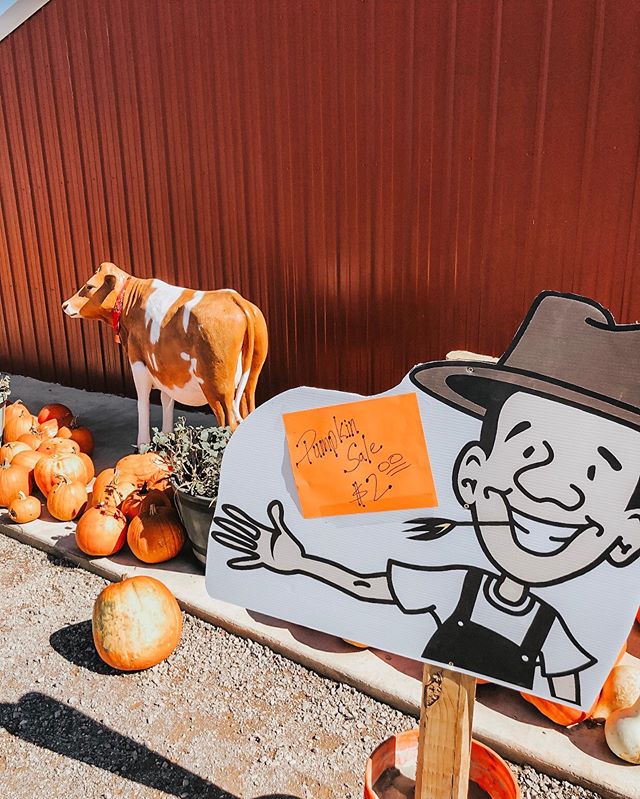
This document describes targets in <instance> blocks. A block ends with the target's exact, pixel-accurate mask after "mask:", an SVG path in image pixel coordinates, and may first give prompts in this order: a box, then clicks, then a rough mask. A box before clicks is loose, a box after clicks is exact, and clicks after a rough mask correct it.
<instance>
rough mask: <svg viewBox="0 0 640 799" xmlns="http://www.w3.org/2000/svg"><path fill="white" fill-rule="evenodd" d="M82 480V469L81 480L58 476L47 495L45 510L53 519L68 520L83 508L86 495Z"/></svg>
mask: <svg viewBox="0 0 640 799" xmlns="http://www.w3.org/2000/svg"><path fill="white" fill-rule="evenodd" d="M83 470H84V467H83ZM83 480H84V471H83V475H82V480H70V479H69V478H68V477H66V476H65V475H59V476H58V479H57V481H56V483H55V485H54V486H53V488H52V489H51V491H50V492H49V496H48V497H47V510H48V511H49V513H50V514H51V515H52V516H53V518H54V519H58V520H59V521H61V522H70V521H71V520H72V519H75V518H76V516H78V515H79V514H80V513H81V512H82V511H83V510H84V508H85V507H86V505H87V499H88V497H87V487H86V485H85V484H84V482H83Z"/></svg>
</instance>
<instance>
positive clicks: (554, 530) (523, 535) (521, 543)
mask: <svg viewBox="0 0 640 799" xmlns="http://www.w3.org/2000/svg"><path fill="white" fill-rule="evenodd" d="M511 521H512V523H513V524H512V528H511V534H512V536H513V538H514V541H515V542H516V544H517V545H518V547H520V549H522V550H524V551H525V552H530V553H531V554H533V555H555V554H557V553H558V552H561V551H562V550H563V549H566V548H567V547H568V546H569V544H571V542H572V541H573V540H574V539H576V538H577V537H578V536H579V535H580V533H582V532H583V531H584V530H586V529H587V528H588V527H593V526H594V525H596V522H594V521H593V520H591V519H589V518H587V519H586V520H585V522H584V523H583V524H581V525H579V526H575V525H573V526H569V525H566V524H558V523H557V522H545V521H542V520H539V519H533V518H531V517H530V516H527V515H525V514H523V513H520V512H518V511H515V510H514V509H513V508H511ZM596 526H599V525H596Z"/></svg>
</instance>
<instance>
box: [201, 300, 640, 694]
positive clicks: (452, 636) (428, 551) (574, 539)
mask: <svg viewBox="0 0 640 799" xmlns="http://www.w3.org/2000/svg"><path fill="white" fill-rule="evenodd" d="M639 352H640V326H638V325H616V324H615V322H614V320H613V318H612V317H611V315H610V314H609V313H608V312H607V311H606V310H604V309H603V308H601V307H600V306H599V305H597V304H596V303H594V302H592V301H589V300H586V299H584V298H581V297H575V296H568V295H559V294H555V293H550V292H548V293H545V294H542V295H540V296H539V297H538V298H537V300H536V301H535V303H534V304H533V306H532V308H531V310H530V312H529V314H528V315H527V317H526V319H525V320H524V322H523V323H522V325H521V326H520V328H519V330H518V332H517V334H516V336H515V338H514V340H513V342H512V344H511V346H510V347H509V349H508V351H507V352H506V353H505V354H504V355H503V357H502V358H501V359H500V360H499V361H498V362H497V363H493V362H484V361H476V362H460V361H458V362H456V361H445V362H437V363H428V364H424V365H421V366H418V367H416V368H415V369H413V370H412V371H411V372H410V374H409V375H408V378H407V379H405V381H403V383H402V384H401V385H400V386H398V387H397V388H396V389H394V390H393V391H392V392H390V395H399V394H403V393H406V392H407V391H411V389H413V391H414V392H415V393H416V395H417V400H418V403H419V405H420V416H421V418H422V425H423V432H424V437H425V439H426V443H427V447H428V450H429V459H430V464H431V468H432V471H433V475H432V476H433V479H434V481H435V495H437V499H434V502H432V503H430V506H428V505H424V506H422V507H421V509H420V510H418V511H416V510H413V511H409V512H407V510H404V511H403V510H401V509H400V507H398V508H396V509H394V510H391V511H387V512H378V511H377V510H376V509H375V508H374V507H371V508H370V510H371V512H370V513H364V514H357V515H356V514H354V515H352V516H350V515H336V516H330V517H325V518H320V519H317V518H314V519H310V518H305V517H304V516H303V515H302V512H301V509H300V507H299V503H298V502H297V492H296V489H295V486H294V482H295V483H296V484H297V485H298V487H299V486H300V478H299V476H298V475H297V474H296V473H295V469H294V468H293V467H292V459H291V458H290V457H289V454H288V453H287V452H286V451H284V450H285V437H284V435H283V429H282V412H283V410H286V411H292V410H296V409H303V408H305V407H309V405H310V400H311V402H313V398H314V396H313V392H310V391H309V390H308V389H296V390H294V391H291V392H286V393H285V394H284V395H281V396H280V397H276V398H274V400H272V401H271V402H270V403H267V404H266V405H265V406H263V408H261V409H259V410H258V411H257V412H256V413H255V414H254V415H252V417H251V418H250V419H249V420H248V422H247V423H246V428H247V430H246V432H245V431H244V430H242V429H241V430H240V431H239V433H237V434H236V436H237V442H236V441H233V442H232V445H231V446H230V447H229V455H231V458H229V464H227V463H226V462H225V468H224V469H223V476H222V486H221V495H220V499H219V504H218V509H219V510H218V514H217V516H216V519H215V521H214V524H213V526H212V538H213V541H212V544H211V546H210V553H209V562H208V565H207V584H208V587H209V591H210V593H213V594H215V595H217V596H220V597H221V598H223V599H228V600H229V601H233V602H237V603H240V604H244V605H246V606H247V607H252V608H254V609H256V610H262V611H264V612H268V613H271V614H272V615H278V616H281V617H283V618H286V619H287V620H290V621H297V622H300V623H302V624H307V625H308V626H316V627H319V628H320V629H324V630H326V631H328V632H335V633H337V634H339V635H343V634H344V633H345V632H346V633H350V634H351V637H357V638H359V639H360V640H362V639H364V640H368V641H370V642H371V643H373V644H376V645H378V646H380V647H381V648H384V649H387V650H389V651H396V652H400V653H401V654H405V655H409V656H412V657H419V658H422V659H424V660H426V661H429V662H433V663H437V664H444V665H446V666H449V667H450V668H455V669H459V670H462V671H465V672H469V673H472V674H476V675H479V676H482V677H485V678H488V679H490V680H494V681H497V682H500V683H503V684H506V685H509V686H513V687H517V688H525V689H527V690H528V691H532V692H534V693H537V694H539V695H542V696H549V697H552V698H554V699H558V700H561V701H563V702H565V703H573V704H576V705H580V706H585V705H587V704H588V703H589V702H590V701H591V700H592V699H593V698H594V696H595V694H596V693H597V691H598V689H599V686H600V685H601V683H602V681H603V679H604V676H606V672H607V670H608V668H609V667H610V666H611V663H612V661H613V659H614V657H615V655H616V653H617V652H618V650H619V648H620V646H621V644H622V642H623V641H624V639H625V638H626V634H627V633H628V630H629V627H630V625H631V623H632V619H633V615H634V612H635V609H636V608H637V606H638V600H639V598H640V597H639V596H638V594H639V592H638V590H637V589H636V588H635V586H637V585H638V584H640V574H639V569H638V563H636V561H637V559H638V556H639V555H640V407H639V406H640V356H639V355H638V353H639ZM315 399H316V404H318V405H329V404H330V403H331V402H334V403H335V402H339V401H340V399H343V401H344V395H340V394H336V393H335V392H327V393H326V396H322V398H321V402H318V401H317V400H318V399H320V397H317V396H316V397H315ZM260 417H262V418H260ZM276 417H277V419H276ZM354 418H355V417H354ZM385 421H386V426H387V428H388V429H391V430H393V428H394V424H395V423H394V421H393V420H389V419H387V420H385ZM278 422H279V424H278ZM396 422H397V420H396ZM354 424H355V423H354ZM251 426H252V427H253V431H250V430H249V428H250V427H251ZM243 427H244V425H243ZM354 429H355V428H354ZM250 432H251V433H252V435H251V436H250V435H249V433H250ZM251 438H252V440H253V445H254V450H253V455H252V456H248V452H250V451H251V443H250V439H251ZM362 438H363V440H364V441H365V442H366V441H367V439H366V431H365V432H363V435H362ZM289 445H290V448H291V439H289ZM256 446H257V450H256ZM268 446H270V447H271V448H272V449H274V450H277V451H278V452H279V459H280V468H279V469H278V470H274V469H273V468H268V469H265V471H264V478H263V480H262V484H263V485H264V488H263V490H260V489H258V490H255V488H253V489H252V490H251V492H248V491H246V490H245V491H244V492H243V491H241V490H238V488H237V487H236V488H234V487H233V486H234V485H237V480H238V472H239V469H240V466H239V464H240V462H241V461H242V459H243V458H244V463H245V470H246V463H247V457H253V458H254V459H255V458H256V456H257V454H258V451H265V452H266V451H267V447H268ZM349 446H350V447H351V449H350V450H349V449H347V450H345V451H346V452H352V453H353V446H354V444H353V442H351V443H350V444H349ZM367 446H368V449H366V450H365V455H366V456H367V457H368V458H369V461H368V462H365V467H366V469H370V470H373V473H375V468H374V467H375V464H374V463H373V461H372V460H371V456H370V453H373V452H378V451H379V450H378V449H377V448H380V450H382V451H383V452H384V450H383V447H384V444H383V443H382V439H381V438H379V439H378V443H375V442H374V443H373V444H367ZM290 448H289V452H290V451H291V449H290ZM334 455H335V457H336V458H338V455H339V449H338V446H337V445H336V447H335V452H334V451H333V450H332V451H331V452H330V453H329V462H331V459H332V458H333V456H334ZM227 457H229V456H228V455H226V456H225V459H226V458H227ZM338 460H339V458H338ZM351 460H354V459H353V458H351ZM405 462H406V463H408V465H407V466H406V470H407V471H409V470H410V467H411V466H412V463H410V462H409V460H407V459H405ZM342 471H343V472H346V471H347V470H346V469H342ZM396 471H397V470H396ZM376 474H377V473H376ZM430 476H431V475H430ZM253 477H254V480H253V481H252V485H253V486H257V485H259V484H260V481H259V478H258V475H257V473H255V474H254V475H253ZM392 482H393V481H389V482H388V484H385V490H386V491H388V492H390V491H391V489H392V488H393V485H392ZM354 484H356V483H355V482H354ZM245 485H246V483H245ZM335 485H336V487H337V486H338V482H336V484H335ZM389 495H390V494H387V496H389ZM436 502H437V504H436ZM261 503H262V504H261ZM415 507H416V505H415V503H414V504H408V505H405V508H415ZM310 578H311V579H310ZM256 581H257V582H259V583H260V585H259V587H258V588H259V593H256V592H255V589H256ZM287 581H295V588H294V589H287V588H285V585H286V583H287ZM315 586H317V588H316V587H315ZM337 594H340V595H341V596H342V597H343V599H342V600H338V599H336V600H334V599H332V595H337ZM318 603H322V606H323V607H324V615H321V614H319V612H318ZM603 605H604V606H605V607H604V609H603V607H602V606H603ZM357 607H359V608H361V610H358V609H357ZM375 608H379V611H378V612H379V613H380V616H379V617H378V621H379V624H378V626H376V624H375V618H376V611H375ZM401 618H403V619H406V620H413V619H415V620H416V623H415V626H412V625H411V624H409V621H407V624H406V625H405V624H404V623H403V621H401ZM347 627H348V628H349V629H348V630H347ZM393 630H395V631H396V632H395V633H394V632H392V631H393ZM398 630H399V631H400V632H398ZM363 633H364V634H363Z"/></svg>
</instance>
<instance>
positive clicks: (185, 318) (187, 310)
mask: <svg viewBox="0 0 640 799" xmlns="http://www.w3.org/2000/svg"><path fill="white" fill-rule="evenodd" d="M203 297H204V291H196V292H195V294H194V295H193V297H192V298H191V299H190V300H188V301H187V302H185V304H184V310H183V312H182V327H184V332H185V333H186V332H187V329H188V328H189V320H190V319H191V311H192V310H193V309H194V308H195V307H196V305H197V304H198V303H199V302H200V300H201V299H202V298H203Z"/></svg>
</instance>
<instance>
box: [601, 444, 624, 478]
mask: <svg viewBox="0 0 640 799" xmlns="http://www.w3.org/2000/svg"><path fill="white" fill-rule="evenodd" d="M598 455H601V456H602V457H603V458H604V459H605V460H606V462H607V463H608V464H609V466H611V468H612V469H613V471H614V472H619V471H620V470H621V469H622V464H621V463H620V461H619V460H618V459H617V458H616V456H615V455H614V454H613V452H609V450H608V449H607V448H606V447H598Z"/></svg>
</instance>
